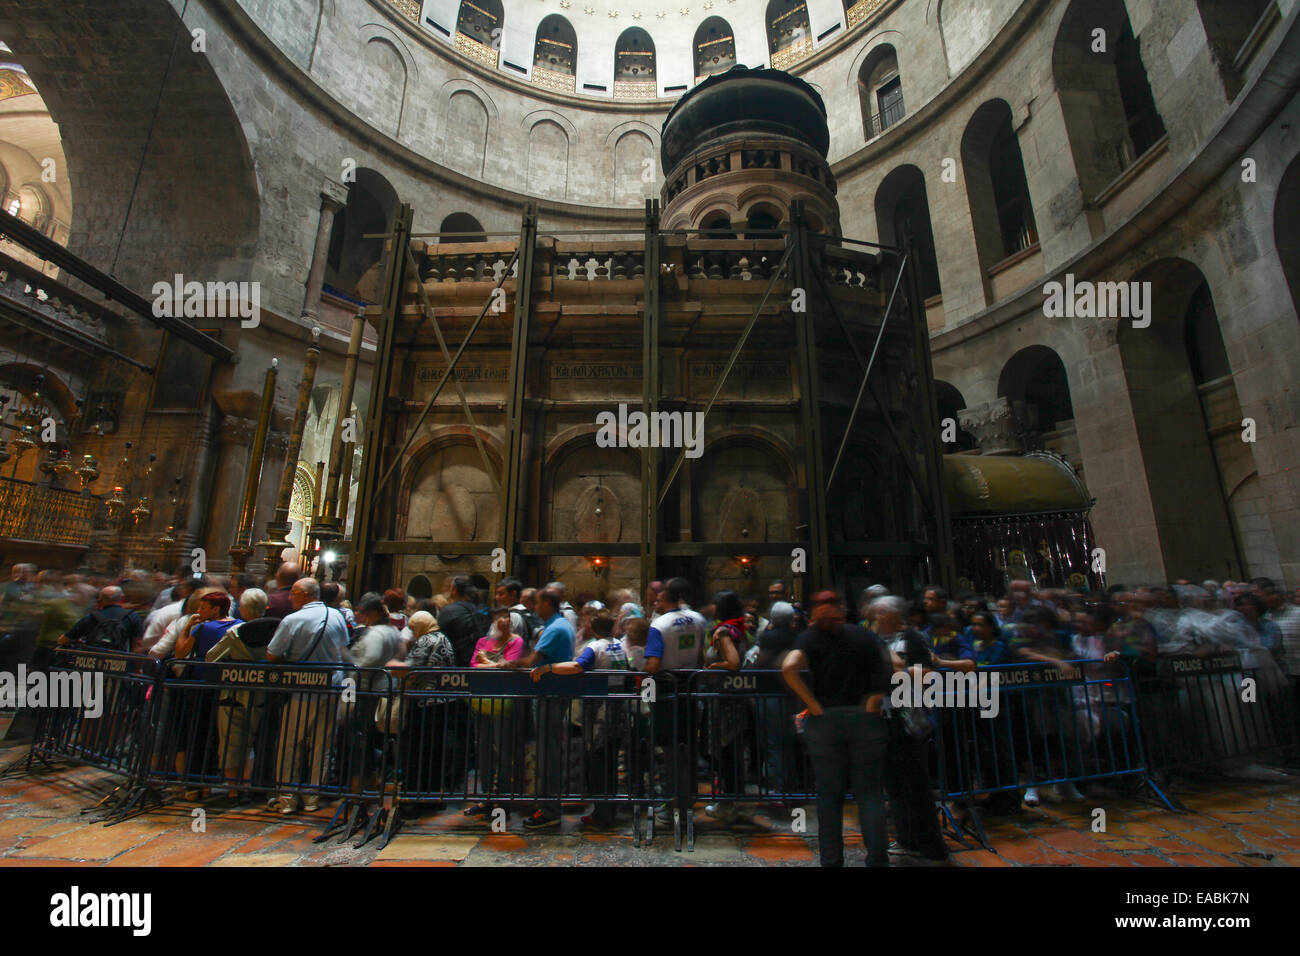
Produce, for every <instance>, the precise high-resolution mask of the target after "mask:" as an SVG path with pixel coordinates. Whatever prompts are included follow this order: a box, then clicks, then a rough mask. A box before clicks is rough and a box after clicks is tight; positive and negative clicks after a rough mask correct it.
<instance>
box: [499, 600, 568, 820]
mask: <svg viewBox="0 0 1300 956" xmlns="http://www.w3.org/2000/svg"><path fill="white" fill-rule="evenodd" d="M563 600H564V598H563V595H561V594H560V592H559V591H557V590H556V589H555V588H550V587H546V588H542V590H540V591H538V592H537V614H538V616H539V617H541V619H542V621H543V624H542V633H541V634H540V635H539V636H538V638H537V646H536V647H535V648H533V650H532V651H531V652H530V653H529V654H526V655H524V656H522V657H519V658H516V659H515V660H513V661H508V662H507V663H506V665H505V666H506V667H509V668H524V667H526V668H529V669H530V670H534V669H535V670H534V674H533V679H534V680H536V679H537V678H539V677H542V676H544V675H546V674H549V673H551V671H552V670H553V669H554V667H555V665H556V664H564V663H567V662H569V661H571V660H573V640H574V633H573V625H572V624H570V623H569V621H568V619H567V618H565V616H564V615H563V614H561V613H560V604H561V602H562V601H563ZM568 703H569V702H568V701H567V700H565V699H564V698H562V697H540V698H538V701H537V770H538V778H539V779H538V781H537V794H538V797H539V798H540V797H541V796H542V795H543V794H546V793H553V794H555V795H556V796H555V797H554V798H552V799H548V800H547V801H546V802H545V803H542V801H541V800H540V799H539V801H538V802H539V804H540V806H539V807H538V809H537V811H536V812H535V813H533V815H532V816H530V817H527V818H525V819H524V829H526V830H545V829H547V828H549V827H558V826H559V825H560V800H559V793H560V790H561V789H562V788H563V786H564V773H563V769H564V768H563V764H562V762H561V761H562V759H563V757H564V753H565V740H564V738H565V736H566V735H567V733H568V729H569V717H568V714H569V707H568Z"/></svg>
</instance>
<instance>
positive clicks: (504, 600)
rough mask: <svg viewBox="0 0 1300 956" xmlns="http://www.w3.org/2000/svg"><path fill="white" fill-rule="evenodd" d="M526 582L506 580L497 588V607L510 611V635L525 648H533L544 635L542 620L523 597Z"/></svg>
mask: <svg viewBox="0 0 1300 956" xmlns="http://www.w3.org/2000/svg"><path fill="white" fill-rule="evenodd" d="M523 591H524V582H523V581H520V580H519V579H518V578H505V579H503V580H502V581H501V583H500V584H498V585H497V587H496V593H495V596H496V601H497V606H499V607H506V608H509V609H510V633H511V634H514V635H515V636H517V637H519V638H520V639H521V640H522V641H523V642H524V646H525V647H528V648H531V647H532V646H533V644H534V643H535V642H536V640H537V638H538V636H539V635H540V634H541V633H542V626H543V625H542V619H541V618H540V617H538V616H537V612H536V611H534V610H531V609H530V608H529V607H527V606H526V605H525V604H524V603H523V601H522V600H521V597H522V595H523Z"/></svg>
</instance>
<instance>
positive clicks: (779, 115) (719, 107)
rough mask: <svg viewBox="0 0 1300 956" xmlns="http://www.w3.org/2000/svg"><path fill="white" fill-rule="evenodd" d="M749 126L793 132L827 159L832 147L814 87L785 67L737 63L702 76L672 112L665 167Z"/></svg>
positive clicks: (665, 140) (664, 143)
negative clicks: (728, 134)
mask: <svg viewBox="0 0 1300 956" xmlns="http://www.w3.org/2000/svg"><path fill="white" fill-rule="evenodd" d="M745 131H753V132H756V133H758V132H762V133H775V134H777V135H780V136H789V137H791V138H793V139H797V140H799V141H800V142H802V143H806V144H807V145H809V146H811V147H812V148H813V149H815V150H817V152H818V153H820V154H821V156H822V157H823V158H825V156H826V152H827V150H828V149H829V148H830V131H829V129H828V128H827V125H826V104H825V103H823V102H822V98H821V96H819V95H818V93H817V91H816V90H814V89H813V88H812V87H811V86H809V85H808V84H807V83H805V82H804V81H803V80H801V79H799V78H798V77H794V76H791V75H790V74H789V73H785V72H783V71H781V70H769V69H758V70H751V69H749V68H748V67H744V66H735V67H732V68H731V69H730V70H728V71H727V72H725V73H718V74H715V75H713V76H711V77H709V78H708V79H706V80H704V82H702V83H700V85H699V86H697V87H695V88H694V89H693V90H691V91H690V92H688V93H686V94H685V95H684V96H682V98H681V99H679V100H678V101H677V103H676V104H675V105H674V106H673V108H672V109H671V110H670V111H669V112H668V116H667V117H665V119H664V125H663V132H662V146H661V147H660V159H661V160H662V161H663V168H664V172H665V173H666V172H668V171H669V170H671V169H673V167H675V166H676V165H677V164H678V163H679V162H680V161H681V160H682V157H684V156H686V155H687V154H689V153H690V152H691V151H692V150H694V149H697V148H699V147H700V146H702V145H704V144H705V143H707V142H708V141H710V140H713V139H716V138H717V137H719V136H723V135H726V134H727V133H732V132H745Z"/></svg>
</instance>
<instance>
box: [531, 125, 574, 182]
mask: <svg viewBox="0 0 1300 956" xmlns="http://www.w3.org/2000/svg"><path fill="white" fill-rule="evenodd" d="M546 112H548V113H549V111H546ZM566 123H567V121H566ZM568 125H570V126H571V125H572V124H568ZM527 181H528V192H529V193H531V194H532V195H534V196H545V197H548V198H551V199H565V198H567V197H568V194H569V133H568V132H567V131H566V129H565V126H564V125H561V123H559V122H557V121H556V119H555V118H554V117H552V116H549V115H548V116H546V117H544V118H542V119H538V120H537V121H536V122H534V123H533V124H532V125H531V126H530V127H529V129H528V180H527Z"/></svg>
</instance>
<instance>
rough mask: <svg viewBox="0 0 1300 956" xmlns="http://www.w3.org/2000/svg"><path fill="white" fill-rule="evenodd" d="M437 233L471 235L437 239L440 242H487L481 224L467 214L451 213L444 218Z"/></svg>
mask: <svg viewBox="0 0 1300 956" xmlns="http://www.w3.org/2000/svg"><path fill="white" fill-rule="evenodd" d="M438 231H439V232H442V233H447V232H468V233H471V234H472V235H469V236H452V237H450V238H448V239H439V241H440V242H487V236H486V235H485V234H484V231H483V224H482V223H480V222H479V221H478V220H477V219H475V218H474V217H473V216H471V215H470V214H469V213H467V212H453V213H451V214H450V215H448V216H444V217H443V220H442V224H441V225H439V226H438Z"/></svg>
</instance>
